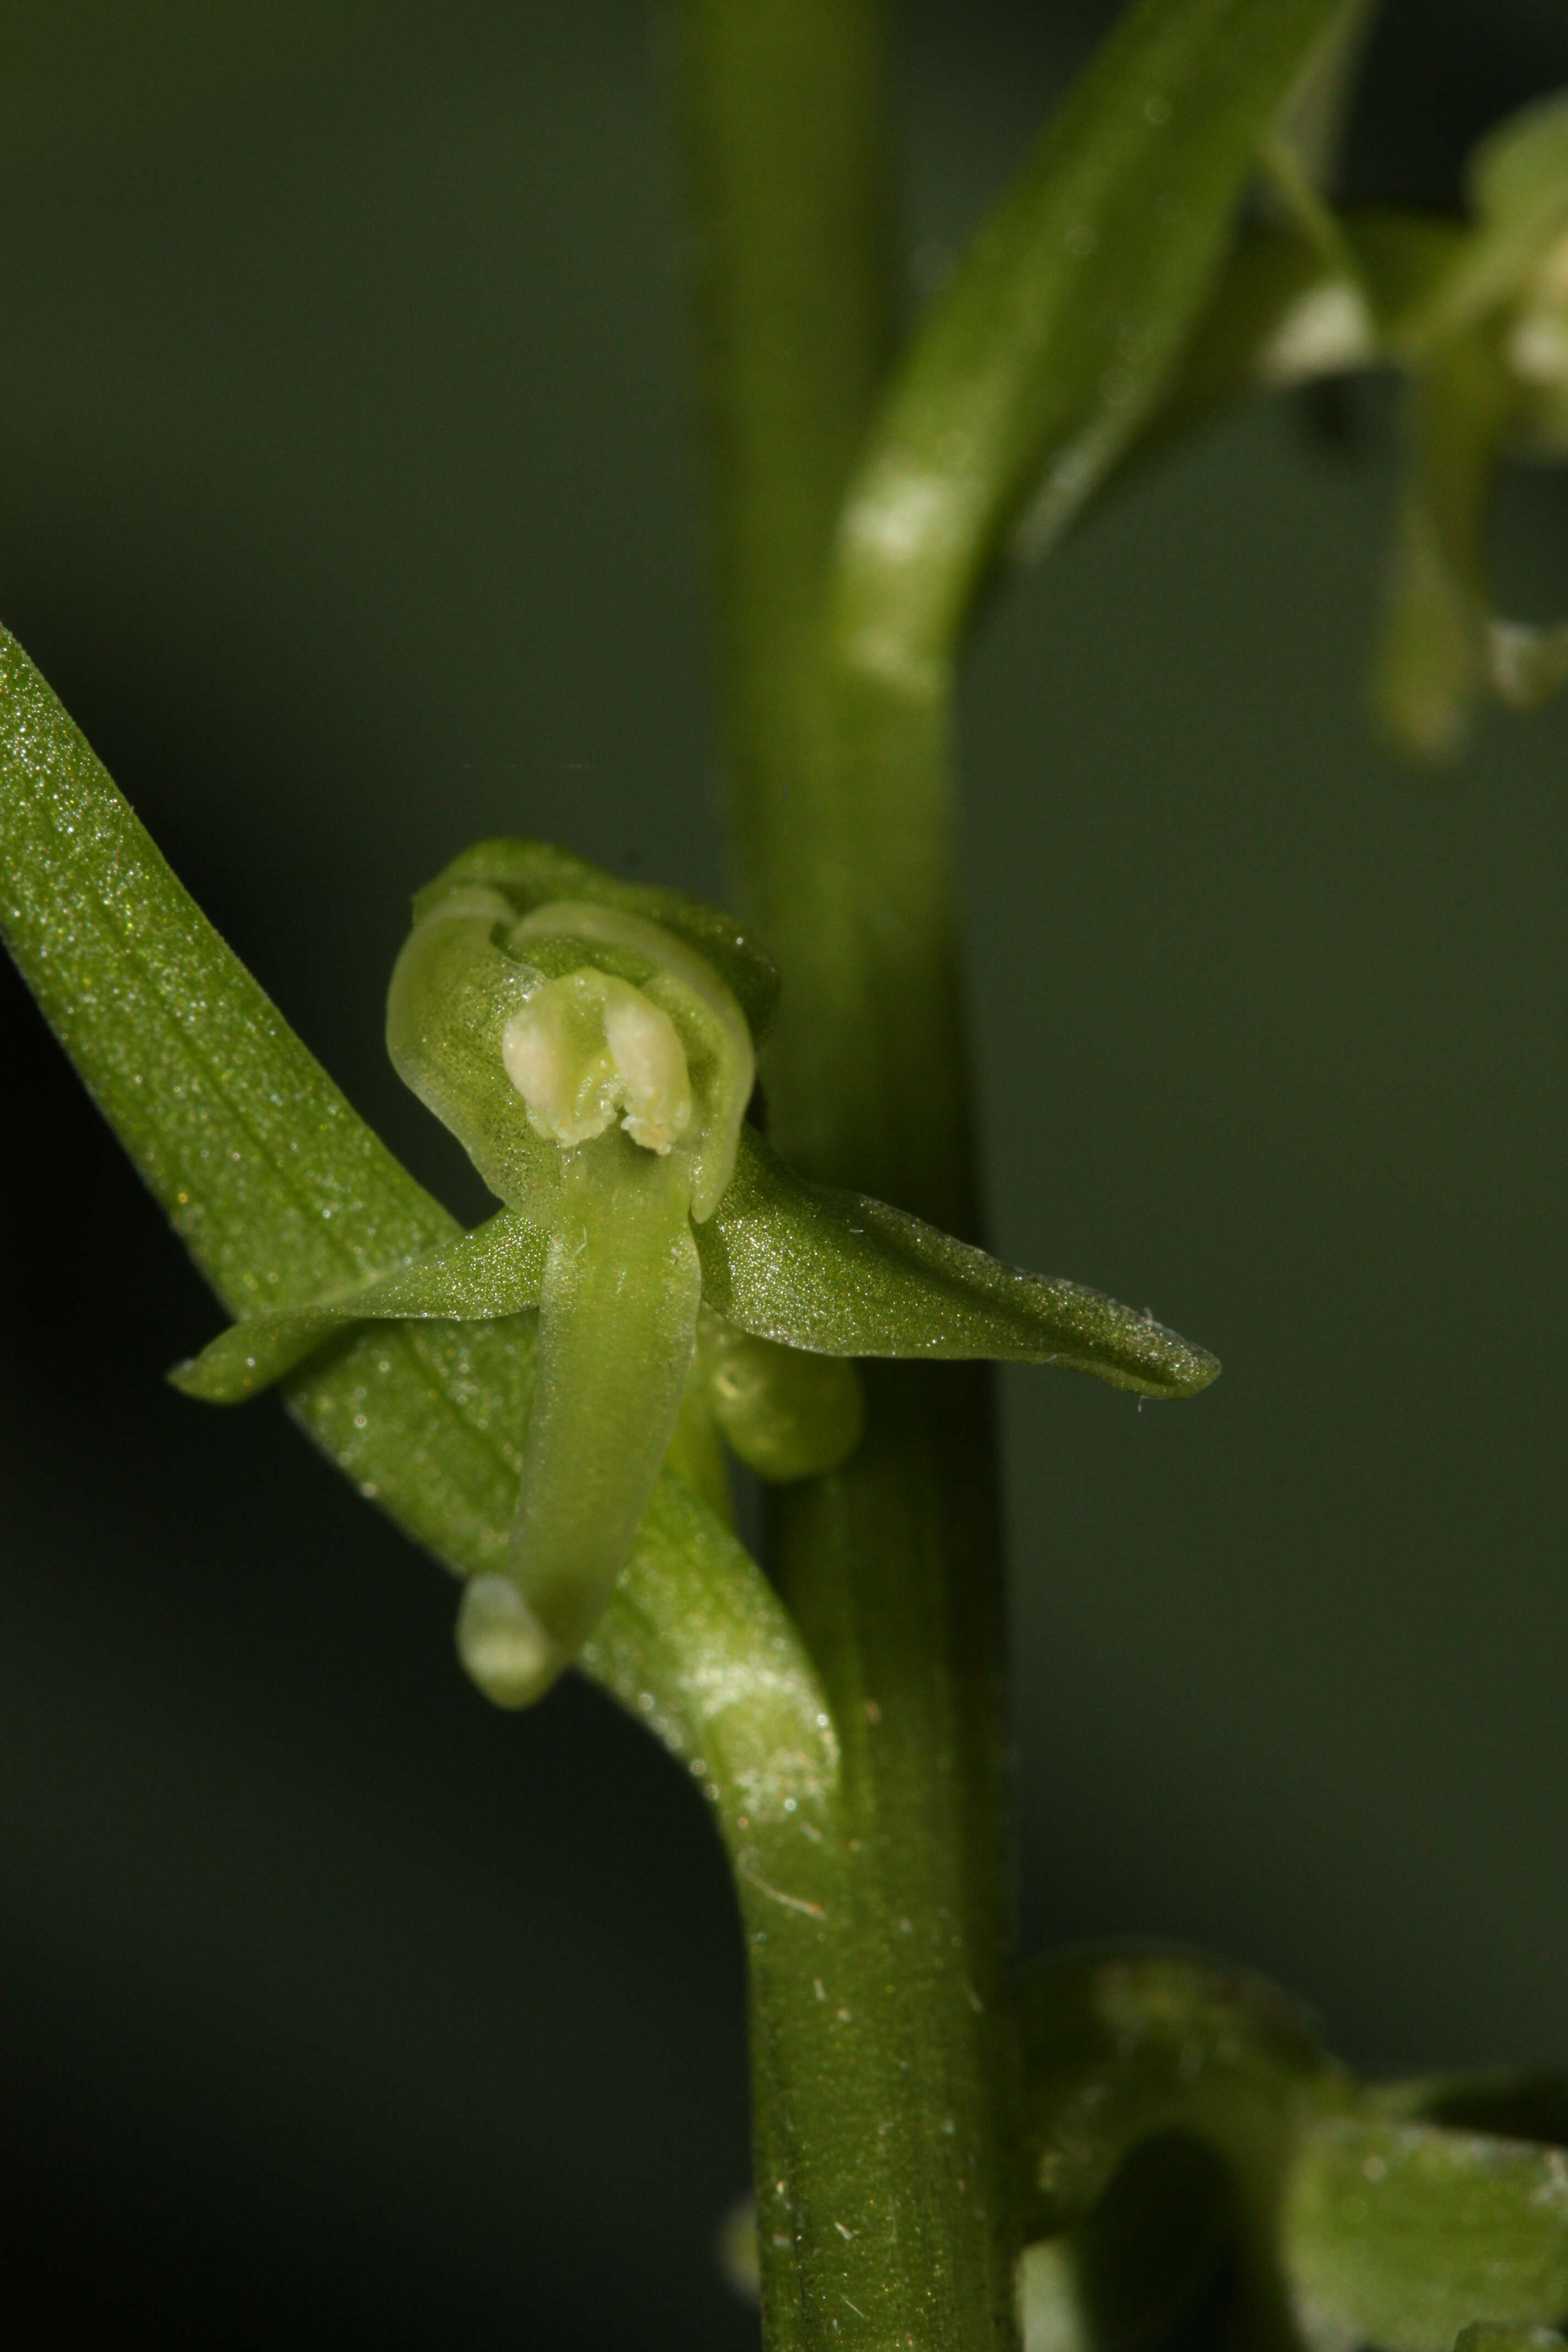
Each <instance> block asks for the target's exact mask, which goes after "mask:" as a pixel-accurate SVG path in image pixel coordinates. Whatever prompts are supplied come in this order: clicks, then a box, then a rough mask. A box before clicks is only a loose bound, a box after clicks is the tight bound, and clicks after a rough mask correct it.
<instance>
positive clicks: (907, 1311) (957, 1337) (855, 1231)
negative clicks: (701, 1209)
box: [697, 1129, 1219, 1396]
mask: <svg viewBox="0 0 1568 2352" xmlns="http://www.w3.org/2000/svg"><path fill="white" fill-rule="evenodd" d="M697 1244H698V1249H699V1251H700V1255H701V1258H702V1289H703V1297H705V1298H706V1300H707V1301H708V1304H709V1305H710V1307H714V1308H716V1309H717V1311H718V1312H719V1313H720V1314H721V1315H723V1316H725V1317H727V1318H728V1319H729V1320H730V1321H731V1323H736V1324H739V1326H740V1327H741V1328H742V1330H744V1331H752V1332H755V1333H756V1334H757V1335H758V1337H759V1338H762V1339H778V1340H782V1341H784V1344H785V1345H786V1346H789V1347H792V1348H810V1349H816V1350H818V1351H819V1352H821V1353H822V1354H824V1355H829V1356H913V1357H922V1356H923V1357H929V1358H932V1359H941V1358H944V1357H946V1358H973V1357H991V1358H994V1359H995V1360H998V1361H1002V1362H1010V1363H1031V1364H1061V1365H1065V1366H1067V1367H1068V1368H1070V1369H1071V1370H1076V1371H1085V1372H1093V1373H1094V1374H1095V1375H1096V1376H1097V1377H1098V1378H1099V1379H1100V1380H1104V1381H1110V1383H1111V1385H1112V1386H1113V1387H1116V1388H1123V1389H1131V1390H1133V1391H1136V1392H1137V1393H1139V1394H1141V1395H1144V1396H1190V1395H1193V1394H1194V1393H1195V1392H1196V1391H1198V1390H1200V1389H1204V1388H1206V1387H1207V1386H1208V1384H1209V1382H1210V1381H1212V1380H1214V1379H1215V1376H1216V1375H1217V1373H1218V1371H1219V1365H1218V1363H1217V1361H1216V1360H1215V1358H1214V1357H1213V1356H1211V1355H1208V1354H1207V1353H1206V1352H1205V1350H1204V1349H1201V1348H1194V1347H1192V1346H1190V1345H1189V1343H1188V1342H1187V1341H1186V1340H1185V1339H1179V1338H1178V1337H1177V1336H1176V1334H1175V1333H1174V1332H1173V1331H1167V1330H1165V1329H1164V1328H1163V1326H1162V1325H1160V1324H1158V1323H1155V1322H1153V1321H1152V1320H1151V1319H1150V1318H1148V1317H1146V1316H1143V1315H1140V1314H1138V1313H1137V1312H1136V1311H1135V1310H1134V1309H1133V1308H1131V1307H1119V1306H1118V1305H1117V1304H1116V1302H1115V1301H1114V1300H1113V1299H1110V1298H1105V1297H1101V1295H1100V1292H1099V1291H1096V1290H1089V1289H1086V1288H1085V1287H1084V1286H1082V1285H1081V1284H1079V1283H1075V1282H1064V1281H1054V1282H1053V1281H1048V1280H1047V1279H1046V1277H1045V1276H1041V1275H1035V1274H1023V1273H1020V1272H1018V1271H1017V1270H1016V1268H1014V1267H1012V1266H1006V1265H1002V1264H1001V1263H1000V1261H999V1260H997V1259H996V1258H994V1257H989V1256H987V1255H986V1253H985V1252H984V1250H979V1249H974V1248H973V1247H972V1246H971V1245H970V1244H968V1243H967V1242H960V1241H954V1240H953V1239H952V1235H951V1234H942V1233H939V1232H938V1231H937V1230H936V1228H935V1227H934V1226H932V1225H927V1224H923V1223H921V1220H920V1219H919V1218H918V1217H911V1216H909V1215H907V1214H906V1213H904V1211H902V1210H901V1209H892V1208H889V1206H888V1205H887V1203H886V1202H881V1201H870V1200H866V1199H864V1198H862V1197H861V1196H860V1195H859V1194H858V1193H854V1192H835V1191H833V1190H832V1189H830V1188H829V1187H828V1186H826V1185H821V1184H807V1183H805V1182H804V1181H803V1180H802V1179H801V1178H799V1177H798V1176H795V1175H794V1174H792V1173H791V1171H789V1170H788V1169H787V1168H785V1167H784V1164H783V1162H782V1161H781V1160H778V1159H777V1158H776V1157H775V1156H774V1154H773V1152H771V1151H770V1150H768V1148H767V1146H766V1144H765V1143H764V1142H763V1140H762V1139H761V1138H760V1137H759V1136H758V1135H756V1134H755V1133H754V1132H753V1131H752V1130H751V1129H747V1130H746V1131H745V1132H744V1134H743V1135H742V1146H741V1155H740V1159H739V1160H738V1162H737V1164H736V1170H735V1177H734V1181H733V1182H732V1183H731V1187H730V1190H729V1192H727V1193H726V1194H725V1196H724V1198H723V1200H722V1201H721V1202H720V1204H719V1207H718V1210H717V1211H716V1212H715V1213H714V1215H713V1217H712V1218H711V1220H710V1223H708V1224H706V1225H704V1226H701V1227H700V1228H699V1230H698V1235H697Z"/></svg>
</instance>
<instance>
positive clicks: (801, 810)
mask: <svg viewBox="0 0 1568 2352" xmlns="http://www.w3.org/2000/svg"><path fill="white" fill-rule="evenodd" d="M682 32H683V65H684V74H685V98H686V110H687V112H686V127H687V144H688V154H689V167H690V178H691V184H692V189H693V194H694V200H695V205H696V213H697V226H698V234H699V238H700V247H699V250H700V266H701V278H700V312H701V326H702V340H703V363H704V372H705V382H704V391H705V394H706V404H707V414H708V422H709V427H710V449H711V461H712V477H713V499H714V508H715V520H716V539H717V571H718V578H717V583H716V588H717V602H718V608H719V611H720V614H721V616H722V619H721V670H722V684H723V689H724V701H725V713H726V753H727V760H728V767H729V801H730V809H731V822H732V830H733V837H734V845H735V850H736V855H737V858H738V862H739V866H740V869H741V874H742V883H743V887H744V888H745V891H746V894H747V897H748V900H749V902H750V905H751V907H752V909H753V911H754V912H755V914H756V917H757V919H758V921H759V924H760V925H761V926H762V927H763V929H764V932H765V934H766V936H767V937H768V939H769V942H770V945H772V946H773V949H774V950H775V952H776V953H777V954H778V956H779V959H780V962H781V965H782V968H783V971H784V1002H783V1006H782V1008H781V1018H780V1025H779V1029H778V1032H777V1033H776V1036H775V1038H774V1040H773V1042H772V1043H771V1045H770V1047H769V1053H768V1060H767V1066H766V1074H765V1083H766V1087H767V1092H768V1099H769V1105H770V1111H771V1114H772V1118H773V1129H774V1133H775V1135H776V1137H777V1139H778V1140H779V1142H780V1144H781V1147H782V1149H783V1150H784V1153H785V1155H786V1157H788V1158H789V1159H790V1160H793V1161H794V1162H795V1165H796V1166H798V1167H801V1168H802V1169H803V1170H804V1171H805V1172H806V1173H808V1174H810V1175H812V1176H815V1177H818V1178H823V1179H827V1180H829V1181H836V1182H839V1183H845V1184H850V1185H854V1186H857V1187H860V1188H863V1189H865V1190H867V1191H868V1192H878V1193H880V1194H882V1195H883V1196H885V1197H889V1198H891V1199H893V1200H895V1201H898V1202H901V1203H902V1204H904V1205H906V1206H908V1207H910V1208H912V1209H915V1210H918V1211H919V1212H920V1213H922V1214H923V1215H926V1216H929V1217H931V1218H932V1219H933V1220H936V1221H938V1222H940V1223H943V1224H945V1225H947V1226H949V1227H950V1228H953V1227H956V1228H957V1229H959V1230H961V1231H962V1230H964V1229H965V1228H969V1229H973V1223H974V1206H973V1181H972V1176H971V1166H970V1157H969V1147H968V1140H967V1121H966V1118H965V1113H964V1102H965V1089H964V1079H963V1055H962V1022H961V1013H960V998H959V988H958V979H957V958H956V953H955V948H954V938H955V929H954V921H953V909H952V882H951V871H952V860H951V835H952V814H951V803H950V785H949V778H948V762H947V750H948V737H949V724H950V722H949V710H948V695H947V679H946V677H945V675H943V676H939V677H924V678H921V679H920V680H918V681H915V682H914V684H913V686H912V688H911V686H910V684H909V682H908V681H905V680H901V679H898V680H894V681H892V682H890V683H889V681H886V680H883V679H879V678H877V677H870V676H868V675H867V674H866V673H865V672H864V671H863V670H861V669H859V668H857V667H853V666H852V665H850V664H849V663H847V662H845V661H841V660H840V659H839V658H837V656H836V655H835V653H834V651H833V647H832V644H831V641H830V637H829V625H828V622H827V620H826V617H825V616H826V614H827V613H828V611H829V610H830V608H831V606H832V604H833V596H832V593H831V587H830V575H831V573H832V571H833V568H834V564H835V533H836V528H837V516H838V512H839V508H840V502H841V500H842V498H843V494H844V491H845V488H846V486H847V481H848V478H849V475H850V471H851V467H852V464H853V461H854V457H855V452H856V449H857V446H858V444H859V442H860V440H861V437H862V436H863V434H864V431H865V428H866V426H867V424H868V419H869V415H870V413H871V408H872V404H873V400H874V397H875V394H876V392H877V388H878V383H879V375H880V372H881V368H882V364H883V361H884V357H885V353H886V350H887V320H888V317H889V309H890V303H889V290H888V289H889V279H888V272H887V268H886V260H885V213H886V199H885V178H884V173H883V169H882V163H883V157H884V154H885V152H886V138H885V131H884V125H883V121H882V115H881V101H882V91H881V84H882V64H883V60H882V55H881V26H880V22H879V13H878V12H877V11H876V10H875V9H874V8H873V7H870V6H868V5H865V0H686V5H685V6H684V9H683V12H682ZM773 1534H774V1563H773V1564H774V1568H775V1571H776V1574H777V1577H778V1580H779V1582H780V1585H781V1587H782V1590H783V1591H784V1596H785V1599H786V1600H787V1601H788V1603H789V1605H790V1607H791V1609H792V1611H793V1612H794V1614H795V1618H796V1621H797V1622H798V1623H799V1625H800V1627H801V1629H802V1631H803V1632H804V1633H805V1639H806V1642H807V1644H808V1647H809V1648H810V1650H811V1652H812V1654H813V1656H814V1657H815V1659H816V1665H817V1669H818V1671H819V1673H820V1675H821V1676H822V1678H823V1682H824V1685H825V1686H826V1690H827V1693H828V1696H829V1700H830V1703H831V1706H832V1710H833V1715H834V1718H835V1722H836V1725H837V1734H838V1738H839V1742H840V1747H841V1751H842V1763H841V1778H840V1784H839V1790H838V1797H837V1804H836V1805H835V1807H834V1809H833V1815H832V1818H831V1820H829V1821H827V1822H825V1823H824V1824H823V1825H822V1829H821V1843H820V1846H819V1847H817V1848H816V1849H815V1850H814V1854H815V1859H814V1862H813V1866H812V1870H811V1874H810V1875H811V1885H810V1889H809V1891H808V1892H805V1893H803V1884H804V1882H803V1883H802V1884H801V1885H797V1884H796V1883H795V1881H794V1880H792V1881H790V1882H788V1883H775V1882H774V1881H773V1880H772V1879H770V1878H769V1877H768V1874H767V1873H766V1871H765V1870H763V1871H759V1870H757V1869H756V1868H754V1867H747V1866H745V1864H743V1863H742V1865H741V1866H739V1867H738V1869H737V1884H738V1886H739V1890H740V1895H741V1900H742V1908H743V1911H744V1915H745V1921H746V1929H747V1938H748V1950H749V1955H750V1961H751V1984H752V2060H753V2096H754V2111H755V2112H754V2128H755V2139H756V2153H757V2188H758V2208H759V2239H760V2247H761V2256H762V2272H763V2326H764V2337H765V2340H766V2342H767V2343H768V2344H769V2346H770V2347H774V2352H784V2347H791V2352H794V2347H805V2346H808V2345H811V2346H821V2345H826V2344H834V2345H838V2344H843V2345H845V2346H851V2345H853V2346H860V2347H903V2346H906V2345H916V2344H918V2345H920V2346H921V2347H927V2346H937V2345H940V2346H941V2347H943V2352H969V2347H975V2352H979V2347H994V2346H995V2345H996V2344H998V2343H1005V2342H1007V2341H1009V2340H1010V2338H1011V2335H1012V2318H1011V2303H1012V2294H1011V2274H1012V2261H1013V2253H1014V2234H1015V2233H1014V2229H1013V2217H1012V2214H1011V2210H1010V2197H1009V2191H1008V2187H1007V2183H1008V2180H1009V2179H1010V2176H1011V2166H1010V2163H1009V2161H1008V2155H1009V2153H1010V2147H1011V2135H1010V2129H1009V2127H1008V2124H1007V2097H1008V2089H1007V2086H1008V2084H1009V2083H1010V2080H1011V2072H1010V2068H1009V2065H1008V2063H1007V2060H1008V2048H1009V2042H1010V2029H1009V2024H1008V2016H1007V2008H1006V1994H1005V1923H1006V1918H1007V1903H1006V1896H1005V1832H1004V1826H1003V1825H1004V1822H1005V1807H1004V1793H1005V1791H1004V1774H1003V1767H1002V1750H1003V1694H1002V1682H1003V1676H1002V1665H1003V1618H1002V1607H1001V1576H1000V1561H999V1550H998V1545H997V1540H996V1522H995V1510H994V1445H993V1441H992V1433H991V1427H990V1416H989V1395H988V1389H987V1384H986V1376H985V1374H984V1372H981V1371H975V1370H970V1369H967V1368H966V1369H963V1370H945V1369H944V1370H934V1369H930V1368H921V1369H918V1370H877V1371H876V1372H875V1374H874V1375H873V1376H872V1377H871V1378H870V1379H869V1380H868V1431H867V1435H866V1439H865V1441H864V1443H863V1444H862V1446H861V1448H860V1451H859V1453H858V1455H857V1456H856V1458H855V1460H854V1462H853V1463H852V1464H851V1465H850V1466H849V1467H848V1469H847V1470H846V1471H844V1472H841V1473H839V1474H838V1475H836V1476H835V1477H832V1478H830V1479H826V1480H823V1481H820V1482H812V1483H807V1484H804V1485H802V1486H798V1487H794V1488H790V1489H788V1490H786V1491H785V1494H784V1499H783V1501H782V1503H781V1506H780V1507H779V1508H778V1510H777V1512H776V1514H775V1520H774V1529H773Z"/></svg>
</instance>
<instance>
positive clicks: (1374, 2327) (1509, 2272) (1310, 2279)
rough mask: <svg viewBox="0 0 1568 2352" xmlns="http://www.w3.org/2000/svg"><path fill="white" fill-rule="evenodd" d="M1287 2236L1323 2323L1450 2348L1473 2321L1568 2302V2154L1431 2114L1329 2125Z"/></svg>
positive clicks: (1424, 2349)
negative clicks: (1431, 2118) (1420, 2119)
mask: <svg viewBox="0 0 1568 2352" xmlns="http://www.w3.org/2000/svg"><path fill="white" fill-rule="evenodd" d="M1283 2236H1284V2248H1285V2255H1286V2261H1287V2263H1288V2266H1289V2273H1290V2276H1291V2281H1292V2285H1293V2289H1294V2293H1295V2295H1296V2299H1297V2304H1298V2307H1299V2309H1300V2312H1301V2314H1302V2316H1303V2319H1304V2321H1305V2323H1306V2326H1307V2327H1308V2329H1309V2331H1310V2333H1311V2334H1313V2335H1321V2334H1324V2333H1327V2332H1328V2331H1330V2330H1332V2331H1334V2332H1335V2333H1336V2334H1338V2335H1339V2336H1341V2337H1342V2339H1343V2340H1345V2341H1347V2342H1354V2343H1369V2344H1373V2345H1376V2346H1379V2347H1383V2352H1447V2347H1449V2346H1450V2345H1451V2344H1452V2343H1453V2341H1454V2338H1455V2336H1456V2335H1457V2334H1458V2331H1459V2329H1460V2328H1462V2327H1464V2326H1468V2324H1469V2323H1470V2322H1471V2321H1472V2320H1487V2321H1494V2322H1499V2323H1502V2324H1504V2325H1508V2326H1542V2325H1545V2324H1546V2323H1548V2322H1550V2321H1551V2320H1553V2319H1556V2318H1558V2317H1560V2316H1561V2315H1563V2312H1565V2311H1568V2157H1565V2156H1564V2155H1563V2151H1562V2150H1561V2149H1559V2148H1554V2147H1536V2146H1533V2145H1531V2143H1530V2142H1529V2141H1526V2140H1516V2139H1503V2138H1498V2137H1493V2136H1492V2135H1490V2134H1488V2133H1482V2132H1469V2131H1446V2130H1443V2129H1441V2128H1439V2127H1437V2126H1432V2125H1426V2124H1390V2123H1382V2122H1372V2121H1357V2120H1353V2119H1349V2118H1341V2119H1335V2120H1330V2121H1326V2122H1323V2123H1321V2124H1319V2125H1318V2126H1316V2127H1315V2128H1314V2129H1313V2130H1312V2131H1311V2132H1310V2135H1309V2136H1308V2137H1307V2139H1306V2142H1305V2145H1304V2147H1303V2148H1302V2151H1301V2153H1300V2157H1299V2158H1298V2160H1297V2163H1296V2167H1295V2169H1294V2172H1293V2174H1292V2177H1291V2180H1290V2185H1289V2194H1288V2197H1287V2200H1286V2206H1285V2212H1284V2220H1283Z"/></svg>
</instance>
